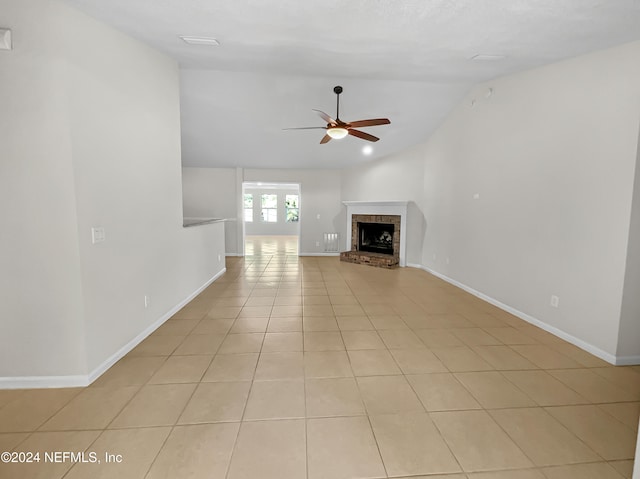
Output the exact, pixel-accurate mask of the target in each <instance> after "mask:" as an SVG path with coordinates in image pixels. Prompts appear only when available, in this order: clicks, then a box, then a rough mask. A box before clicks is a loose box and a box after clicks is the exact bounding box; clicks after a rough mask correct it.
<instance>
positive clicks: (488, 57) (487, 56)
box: [470, 53, 506, 62]
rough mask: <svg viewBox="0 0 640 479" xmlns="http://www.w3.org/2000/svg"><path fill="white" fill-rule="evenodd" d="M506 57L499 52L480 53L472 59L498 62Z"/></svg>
mask: <svg viewBox="0 0 640 479" xmlns="http://www.w3.org/2000/svg"><path fill="white" fill-rule="evenodd" d="M505 58H506V57H505V56H504V55H497V54H487V53H478V54H477V55H474V56H472V57H471V58H470V60H473V61H476V62H498V61H500V60H504V59H505Z"/></svg>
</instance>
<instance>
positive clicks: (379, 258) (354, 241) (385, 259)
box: [340, 214, 401, 268]
mask: <svg viewBox="0 0 640 479" xmlns="http://www.w3.org/2000/svg"><path fill="white" fill-rule="evenodd" d="M363 223H364V224H371V223H376V224H386V225H393V239H392V245H393V254H382V253H377V252H371V251H362V250H361V249H360V247H361V245H360V243H361V242H360V241H358V240H359V238H360V235H361V232H360V226H359V225H360V224H363ZM400 224H401V217H400V215H361V214H354V215H352V216H351V243H350V244H351V250H350V251H344V252H342V253H340V260H341V261H346V262H349V263H359V264H368V265H371V266H377V267H379V268H397V267H398V265H399V264H400Z"/></svg>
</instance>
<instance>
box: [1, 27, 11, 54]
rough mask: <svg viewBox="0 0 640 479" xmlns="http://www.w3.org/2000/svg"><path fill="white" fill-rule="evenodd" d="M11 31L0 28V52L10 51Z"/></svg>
mask: <svg viewBox="0 0 640 479" xmlns="http://www.w3.org/2000/svg"><path fill="white" fill-rule="evenodd" d="M11 48H13V46H12V43H11V30H9V29H8V28H0V50H11Z"/></svg>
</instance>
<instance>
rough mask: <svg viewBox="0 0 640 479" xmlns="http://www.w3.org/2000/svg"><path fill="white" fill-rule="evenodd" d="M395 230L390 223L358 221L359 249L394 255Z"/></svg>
mask: <svg viewBox="0 0 640 479" xmlns="http://www.w3.org/2000/svg"><path fill="white" fill-rule="evenodd" d="M393 231H394V225H393V224H390V223H362V222H358V232H359V234H358V250H359V251H369V252H371V253H380V254H391V255H392V254H393Z"/></svg>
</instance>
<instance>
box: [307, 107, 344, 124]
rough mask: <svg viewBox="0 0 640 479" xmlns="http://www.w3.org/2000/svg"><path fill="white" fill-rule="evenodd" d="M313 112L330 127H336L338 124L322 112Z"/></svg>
mask: <svg viewBox="0 0 640 479" xmlns="http://www.w3.org/2000/svg"><path fill="white" fill-rule="evenodd" d="M313 111H315V112H316V113H317V114H318V115H320V118H322V119H323V120H324V121H326V122H327V123H330V124H332V125H337V124H338V122H337V121H335V120H334V119H333V118H331V117H330V116H329V115H327V114H326V113H325V112H323V111H322V110H313Z"/></svg>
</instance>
